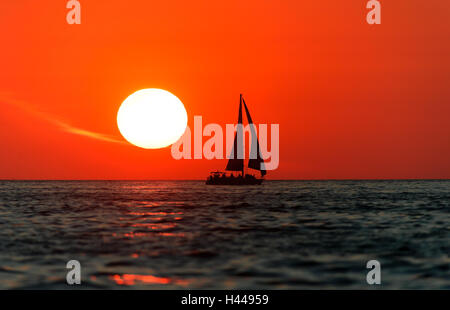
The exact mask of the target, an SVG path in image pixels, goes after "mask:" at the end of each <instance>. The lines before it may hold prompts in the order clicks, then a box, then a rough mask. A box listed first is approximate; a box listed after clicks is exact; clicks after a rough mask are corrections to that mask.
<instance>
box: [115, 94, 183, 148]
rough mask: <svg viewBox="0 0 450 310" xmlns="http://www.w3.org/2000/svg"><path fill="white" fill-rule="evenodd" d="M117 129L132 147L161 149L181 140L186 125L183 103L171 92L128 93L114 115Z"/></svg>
mask: <svg viewBox="0 0 450 310" xmlns="http://www.w3.org/2000/svg"><path fill="white" fill-rule="evenodd" d="M117 126H118V127H119V131H120V133H121V134H122V136H123V137H124V138H125V139H126V140H127V141H128V142H130V143H131V144H134V145H136V146H138V147H142V148H144V149H160V148H163V147H167V146H169V145H171V144H173V143H175V142H177V141H178V139H180V137H181V136H182V135H183V134H184V132H185V130H186V126H187V113H186V109H185V108H184V105H183V103H182V102H181V100H180V99H178V97H176V96H175V95H173V94H172V93H170V92H168V91H166V90H163V89H157V88H148V89H141V90H139V91H137V92H135V93H133V94H131V95H130V96H129V97H128V98H127V99H125V101H124V102H123V103H122V105H121V106H120V108H119V111H118V112H117Z"/></svg>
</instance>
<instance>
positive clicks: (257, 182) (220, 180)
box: [206, 178, 263, 185]
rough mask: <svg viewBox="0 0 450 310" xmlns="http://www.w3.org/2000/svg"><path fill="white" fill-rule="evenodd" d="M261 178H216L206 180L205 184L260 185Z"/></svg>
mask: <svg viewBox="0 0 450 310" xmlns="http://www.w3.org/2000/svg"><path fill="white" fill-rule="evenodd" d="M262 182H263V179H244V178H217V179H208V180H206V185H261V183H262Z"/></svg>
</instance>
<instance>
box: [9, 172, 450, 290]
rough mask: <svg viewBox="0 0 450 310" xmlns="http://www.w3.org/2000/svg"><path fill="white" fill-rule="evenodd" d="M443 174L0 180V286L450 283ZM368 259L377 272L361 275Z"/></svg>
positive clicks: (449, 206) (447, 189)
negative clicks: (211, 182) (222, 181)
mask: <svg viewBox="0 0 450 310" xmlns="http://www.w3.org/2000/svg"><path fill="white" fill-rule="evenodd" d="M449 223H450V181H439V180H436V181H432V180H430V181H414V180H411V181H267V182H265V183H264V184H263V185H261V186H248V187H232V186H223V187H220V186H216V187H215V186H206V185H205V184H204V182H202V181H0V227H1V229H0V289H73V287H72V286H69V285H67V283H66V274H67V272H68V271H69V269H67V268H66V264H67V262H68V261H70V260H77V261H79V262H80V265H81V281H82V283H81V285H80V288H87V289H450V259H449V255H448V254H449V253H450V225H449ZM370 260H377V261H379V262H380V266H381V284H380V285H369V284H368V283H367V281H366V275H367V273H368V272H369V271H370V269H367V268H366V264H367V262H368V261H370Z"/></svg>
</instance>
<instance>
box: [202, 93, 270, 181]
mask: <svg viewBox="0 0 450 310" xmlns="http://www.w3.org/2000/svg"><path fill="white" fill-rule="evenodd" d="M242 104H244V108H245V113H246V115H247V121H248V124H249V125H251V126H249V127H250V134H251V148H250V153H251V156H250V159H249V161H248V168H251V169H254V170H259V171H260V173H261V178H256V177H255V176H254V175H251V174H245V171H244V153H245V150H244V131H243V128H242V127H243V126H242ZM238 125H241V126H237V130H236V135H235V136H234V144H233V149H232V150H231V154H230V156H229V160H228V164H227V167H226V168H225V170H227V171H238V172H241V174H239V175H237V176H235V175H233V174H231V175H226V174H225V173H224V172H220V171H216V172H211V175H210V176H209V177H208V179H207V180H206V184H207V185H259V184H261V183H262V182H263V180H264V179H263V177H264V175H265V174H266V170H265V169H264V160H263V158H262V157H261V150H260V147H259V141H258V137H257V134H256V129H255V127H254V126H252V125H253V121H252V118H251V116H250V112H249V110H248V107H247V104H246V103H245V100H244V98H243V97H242V94H241V95H240V98H239V116H238Z"/></svg>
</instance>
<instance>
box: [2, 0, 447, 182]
mask: <svg viewBox="0 0 450 310" xmlns="http://www.w3.org/2000/svg"><path fill="white" fill-rule="evenodd" d="M80 2H81V5H82V17H81V18H82V24H81V25H68V24H67V23H66V14H67V12H68V10H67V9H66V7H65V5H66V1H65V0H60V1H54V0H41V1H35V0H20V1H2V2H1V3H0V40H1V49H0V55H1V57H0V107H1V112H0V179H202V178H204V177H206V176H207V174H208V173H209V171H211V170H216V169H223V168H224V165H225V163H224V162H223V161H217V160H213V161H208V160H181V161H176V160H174V159H172V157H171V154H170V148H166V149H162V150H144V149H140V148H137V147H135V146H133V145H130V144H127V143H114V142H108V141H104V140H101V139H98V138H96V137H86V136H85V135H79V134H77V133H76V132H74V131H75V130H74V128H76V129H82V130H86V131H88V132H95V133H99V134H101V135H104V136H108V137H113V138H115V139H119V140H123V138H122V137H121V135H120V133H119V131H118V128H117V125H116V113H117V110H118V108H119V106H120V104H121V103H122V101H123V100H124V99H125V98H126V97H127V96H128V95H130V94H131V93H133V92H135V91H136V90H139V89H142V88H162V89H166V90H168V91H170V92H172V93H173V94H175V95H177V96H178V97H179V98H180V99H181V100H182V101H183V103H184V105H185V107H186V109H187V111H188V115H189V125H190V127H191V128H192V127H193V117H194V115H202V116H203V122H204V123H219V124H226V123H232V122H235V121H236V117H237V108H238V103H239V93H240V92H242V93H243V94H244V96H245V99H246V102H247V104H248V105H249V108H250V111H251V113H252V117H253V119H254V121H255V122H256V123H277V124H280V166H279V168H278V170H276V171H272V172H269V174H268V178H270V179H328V178H333V179H335V178H338V179H340V178H345V179H347V178H449V177H450V160H449V158H450V143H449V141H450V87H449V81H450V57H449V55H450V40H449V39H450V20H449V18H450V15H449V14H450V2H449V1H442V0H427V1H419V0H396V1H386V0H384V1H383V0H381V1H380V2H381V4H382V24H381V25H376V26H373V25H372V26H371V25H368V24H367V23H366V17H365V15H366V13H367V11H368V10H367V9H366V8H365V6H366V3H367V1H366V0H352V1H335V0H323V1H313V0H308V1H299V0H291V1H289V0H285V1H274V0H270V1H269V0H258V1H256V0H255V1H253V0H236V1H233V0H229V1H206V0H204V1H203V0H202V1H199V0H190V1H185V0H165V1H148V0H132V1H119V0H117V1H112V0H95V1H89V0H80ZM69 131H71V132H69ZM101 137H103V136H101Z"/></svg>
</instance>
